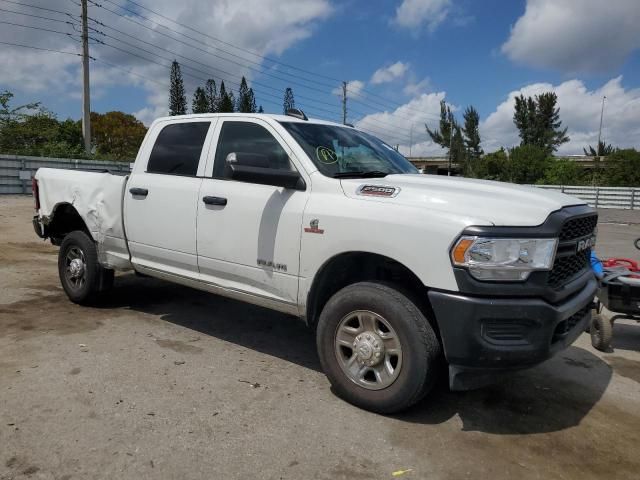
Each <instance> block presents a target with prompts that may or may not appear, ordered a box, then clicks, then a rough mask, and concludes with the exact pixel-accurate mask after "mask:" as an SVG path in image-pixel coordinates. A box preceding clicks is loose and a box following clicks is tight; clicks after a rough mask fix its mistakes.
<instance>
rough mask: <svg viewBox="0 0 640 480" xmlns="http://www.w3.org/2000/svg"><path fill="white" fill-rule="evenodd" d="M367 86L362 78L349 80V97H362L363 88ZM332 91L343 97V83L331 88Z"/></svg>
mask: <svg viewBox="0 0 640 480" xmlns="http://www.w3.org/2000/svg"><path fill="white" fill-rule="evenodd" d="M364 87H365V83H364V82H363V81H361V80H350V81H348V82H347V97H358V98H359V97H362V96H363V94H362V89H363V88H364ZM331 93H333V94H334V95H337V96H338V97H342V85H340V86H339V87H336V88H334V89H333V90H331Z"/></svg>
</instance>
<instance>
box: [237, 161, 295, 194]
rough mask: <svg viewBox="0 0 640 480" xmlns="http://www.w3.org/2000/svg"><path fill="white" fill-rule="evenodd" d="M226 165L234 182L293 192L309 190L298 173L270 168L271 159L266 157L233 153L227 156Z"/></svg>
mask: <svg viewBox="0 0 640 480" xmlns="http://www.w3.org/2000/svg"><path fill="white" fill-rule="evenodd" d="M226 164H227V168H228V169H229V171H230V172H231V178H232V179H233V180H238V181H240V182H248V183H257V184H260V185H273V186H276V187H284V188H289V189H292V190H306V188H307V186H306V184H305V183H304V180H303V179H302V177H301V176H300V174H299V173H298V172H296V171H291V170H280V169H276V168H269V158H268V157H267V156H266V155H261V154H257V153H256V154H254V153H239V152H232V153H230V154H229V155H227V158H226Z"/></svg>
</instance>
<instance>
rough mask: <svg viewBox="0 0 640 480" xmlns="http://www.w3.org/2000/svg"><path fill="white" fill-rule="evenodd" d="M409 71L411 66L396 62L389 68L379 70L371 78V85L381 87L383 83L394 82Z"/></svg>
mask: <svg viewBox="0 0 640 480" xmlns="http://www.w3.org/2000/svg"><path fill="white" fill-rule="evenodd" d="M407 70H409V64H408V63H403V62H396V63H394V64H392V65H389V66H388V67H383V68H379V69H378V70H376V71H375V73H374V74H373V75H372V76H371V83H372V84H373V85H379V84H381V83H388V82H392V81H394V80H396V79H398V78H400V77H402V76H403V75H404V74H405V73H407Z"/></svg>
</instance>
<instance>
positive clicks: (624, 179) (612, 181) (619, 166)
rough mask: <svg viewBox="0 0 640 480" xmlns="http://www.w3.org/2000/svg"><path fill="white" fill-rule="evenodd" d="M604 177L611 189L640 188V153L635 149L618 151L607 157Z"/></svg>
mask: <svg viewBox="0 0 640 480" xmlns="http://www.w3.org/2000/svg"><path fill="white" fill-rule="evenodd" d="M602 176H603V178H604V180H605V182H606V184H607V185H608V186H611V187H637V186H640V152H638V151H637V150H635V149H633V148H629V149H626V150H616V151H615V152H613V153H612V154H611V155H609V156H607V157H605V160H604V169H603V172H602Z"/></svg>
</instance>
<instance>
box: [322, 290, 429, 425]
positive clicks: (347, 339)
mask: <svg viewBox="0 0 640 480" xmlns="http://www.w3.org/2000/svg"><path fill="white" fill-rule="evenodd" d="M317 347H318V355H319V357H320V363H321V364H322V368H323V370H324V372H325V374H326V375H327V377H328V378H329V381H330V382H331V385H332V386H333V388H334V391H335V392H336V394H337V395H339V396H340V397H342V398H344V399H345V400H347V401H348V402H350V403H352V404H354V405H356V406H358V407H361V408H364V409H367V410H371V411H374V412H379V413H394V412H398V411H400V410H404V409H405V408H407V407H409V406H411V405H413V404H414V403H416V402H418V401H419V400H420V399H421V398H422V397H424V396H425V395H426V394H427V393H428V392H429V390H430V389H431V387H432V386H433V384H434V382H435V379H436V374H437V371H438V363H439V361H440V359H441V347H440V343H439V341H438V339H437V337H436V334H435V332H434V330H433V328H432V327H431V325H430V323H429V321H428V320H427V318H426V317H425V316H424V314H423V313H422V312H421V311H420V309H419V308H418V307H417V306H416V305H415V304H414V303H413V302H412V301H411V300H410V299H409V298H408V297H407V296H405V295H404V294H403V293H401V292H400V291H398V290H397V289H395V288H393V287H391V286H387V285H382V284H378V283H370V282H361V283H356V284H353V285H349V286H348V287H345V288H343V289H342V290H340V291H339V292H337V293H336V294H335V295H333V297H331V299H329V301H328V302H327V304H326V305H325V307H324V309H323V310H322V313H321V315H320V319H319V321H318V329H317Z"/></svg>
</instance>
